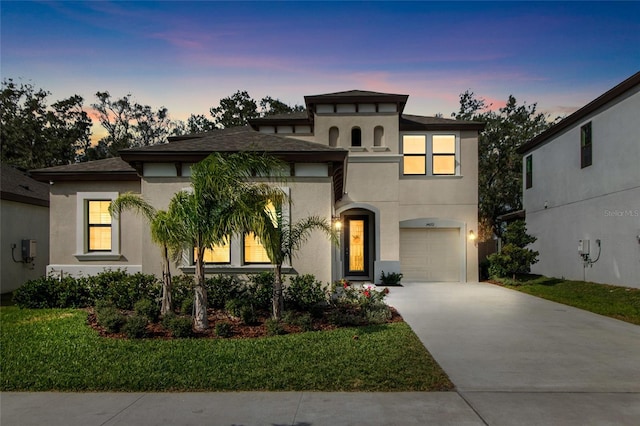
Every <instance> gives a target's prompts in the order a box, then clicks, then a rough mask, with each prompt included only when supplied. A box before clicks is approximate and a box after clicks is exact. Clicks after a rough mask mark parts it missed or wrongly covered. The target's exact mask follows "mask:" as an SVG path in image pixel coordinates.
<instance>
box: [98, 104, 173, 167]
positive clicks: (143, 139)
mask: <svg viewBox="0 0 640 426" xmlns="http://www.w3.org/2000/svg"><path fill="white" fill-rule="evenodd" d="M96 98H97V99H98V102H96V103H94V104H92V106H93V108H94V110H95V111H96V114H97V116H98V121H99V122H100V124H101V125H102V127H103V128H104V129H105V130H106V131H107V136H105V137H103V138H102V139H100V140H99V141H98V144H97V145H96V146H95V147H92V148H91V149H90V150H88V151H89V152H88V153H87V157H88V159H91V160H95V159H100V158H108V157H117V156H118V151H119V150H121V149H125V148H133V147H140V146H149V145H155V144H159V143H164V142H166V138H167V136H168V135H169V133H170V129H171V121H170V120H169V114H168V110H167V108H165V107H160V108H159V109H157V110H153V109H152V108H151V107H150V106H149V105H142V104H139V103H137V102H134V101H132V99H131V94H127V95H125V96H123V97H122V98H120V99H113V98H112V97H111V94H110V93H109V92H97V93H96Z"/></svg>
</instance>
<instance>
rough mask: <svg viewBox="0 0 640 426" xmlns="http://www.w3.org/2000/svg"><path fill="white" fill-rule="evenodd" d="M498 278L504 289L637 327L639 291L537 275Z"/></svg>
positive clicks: (639, 310)
mask: <svg viewBox="0 0 640 426" xmlns="http://www.w3.org/2000/svg"><path fill="white" fill-rule="evenodd" d="M517 278H518V279H517V280H512V279H507V278H505V279H499V280H497V281H498V282H499V283H500V284H502V285H504V286H505V287H508V288H511V289H514V290H518V291H521V292H523V293H528V294H532V295H534V296H538V297H542V298H544V299H548V300H553V301H554V302H559V303H564V304H565V305H569V306H574V307H576V308H580V309H584V310H586V311H591V312H595V313H596V314H600V315H605V316H608V317H611V318H616V319H619V320H622V321H626V322H630V323H632V324H638V325H640V289H637V288H628V287H617V286H612V285H605V284H597V283H590V282H584V281H568V280H563V279H558V278H547V277H543V276H539V275H524V276H520V277H517Z"/></svg>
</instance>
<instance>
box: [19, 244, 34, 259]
mask: <svg viewBox="0 0 640 426" xmlns="http://www.w3.org/2000/svg"><path fill="white" fill-rule="evenodd" d="M35 257H36V240H22V258H23V259H24V260H27V259H34V258H35Z"/></svg>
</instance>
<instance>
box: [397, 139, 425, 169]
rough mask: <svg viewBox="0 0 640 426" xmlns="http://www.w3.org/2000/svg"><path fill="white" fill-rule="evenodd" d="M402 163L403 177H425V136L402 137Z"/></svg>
mask: <svg viewBox="0 0 640 426" xmlns="http://www.w3.org/2000/svg"><path fill="white" fill-rule="evenodd" d="M402 153H403V159H402V161H403V163H402V170H403V173H404V174H405V175H425V174H426V173H427V138H426V136H425V135H404V136H403V137H402Z"/></svg>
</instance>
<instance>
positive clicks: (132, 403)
mask: <svg viewBox="0 0 640 426" xmlns="http://www.w3.org/2000/svg"><path fill="white" fill-rule="evenodd" d="M146 395H147V394H146V393H143V394H142V395H140V397H138V398H136V400H135V401H132V402H131V404H129V405H127V406H126V407H124V408H123V409H122V410H120V411H118V412H117V413H115V414H114V415H113V416H111V418H109V419H107V420H105V421H104V422H103V423H101V424H100V426H105V425H106V424H108V423H109V422H111V421H112V420H113V419H115V418H116V417H118V416H119V415H120V414H122V413H124V412H125V411H126V410H128V409H129V408H131V407H132V406H133V405H134V404H136V403H137V402H138V401H140V400H141V399H142V398H144V397H145V396H146Z"/></svg>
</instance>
